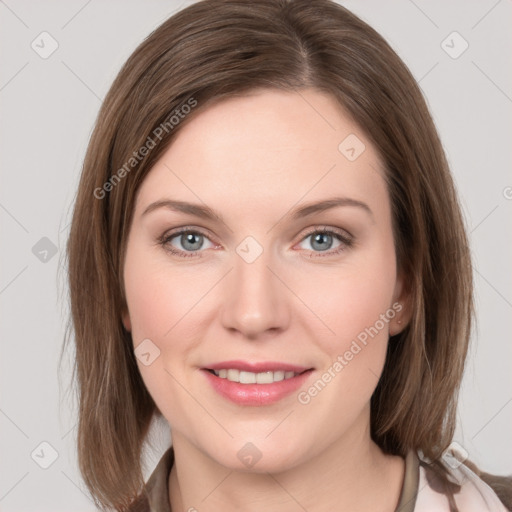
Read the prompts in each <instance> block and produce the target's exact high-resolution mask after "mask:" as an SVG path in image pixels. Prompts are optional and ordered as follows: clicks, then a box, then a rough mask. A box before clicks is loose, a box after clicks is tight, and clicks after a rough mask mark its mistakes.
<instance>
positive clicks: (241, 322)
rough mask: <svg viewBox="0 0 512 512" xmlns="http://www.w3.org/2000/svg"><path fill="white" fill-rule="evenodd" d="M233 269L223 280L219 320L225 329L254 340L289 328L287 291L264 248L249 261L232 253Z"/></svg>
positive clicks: (288, 298) (288, 296) (288, 293)
mask: <svg viewBox="0 0 512 512" xmlns="http://www.w3.org/2000/svg"><path fill="white" fill-rule="evenodd" d="M234 258H235V259H234V268H233V270H232V271H231V272H230V273H229V275H228V276H227V279H226V280H225V289H224V301H223V304H222V306H221V307H222V311H221V320H222V324H223V326H224V328H225V329H228V330H230V331H236V332H238V333H240V334H241V335H243V336H244V337H245V338H248V339H251V340H255V339H264V338H267V337H268V336H269V335H275V334H276V333H278V332H281V331H283V330H285V329H286V328H287V327H288V323H289V319H290V310H289V302H288V301H289V300H290V292H289V291H288V290H287V289H286V287H285V285H283V282H282V281H281V280H280V279H279V278H278V277H277V275H278V274H279V272H276V270H275V268H273V267H275V266H276V265H273V264H272V262H271V261H269V258H267V255H266V252H265V251H264V252H263V253H262V254H261V255H260V256H259V257H258V258H257V259H256V260H255V261H253V262H252V263H248V262H247V261H245V260H244V259H243V258H242V257H239V256H238V255H235V257H234Z"/></svg>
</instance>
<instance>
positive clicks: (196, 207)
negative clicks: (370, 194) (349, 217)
mask: <svg viewBox="0 0 512 512" xmlns="http://www.w3.org/2000/svg"><path fill="white" fill-rule="evenodd" d="M339 206H353V207H357V208H361V209H362V210H364V211H365V212H367V213H368V214H369V215H370V216H371V217H372V218H373V212H372V210H371V209H370V207H369V206H368V205H367V204H366V203H363V202H362V201H359V200H357V199H352V198H350V197H333V198H330V199H325V200H324V201H318V202H314V203H307V204H305V205H302V206H301V207H300V208H297V209H295V210H293V211H292V212H291V213H289V214H287V215H286V216H289V215H291V218H292V220H298V219H301V218H303V217H307V216H309V215H312V214H314V213H318V212H323V211H326V210H330V209H331V208H336V207H339ZM159 208H167V209H169V210H173V211H176V212H181V213H188V214H190V215H195V216H196V217H200V218H202V219H208V220H217V221H220V222H222V223H224V219H223V218H222V215H220V214H219V213H217V212H216V211H215V210H212V209H211V208H209V207H208V206H206V205H200V204H195V203H188V202H186V201H177V200H173V199H161V200H159V201H155V202H154V203H151V204H150V205H149V206H148V207H147V208H146V209H145V210H144V212H142V216H144V215H147V214H148V213H150V212H152V211H154V210H157V209H159Z"/></svg>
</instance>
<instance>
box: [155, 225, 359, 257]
mask: <svg viewBox="0 0 512 512" xmlns="http://www.w3.org/2000/svg"><path fill="white" fill-rule="evenodd" d="M184 233H193V234H196V235H202V236H204V237H205V238H208V239H209V237H208V235H207V234H206V233H204V232H203V231H201V230H200V229H197V228H192V227H188V226H185V227H183V228H180V229H178V230H177V231H171V232H170V233H164V234H163V235H162V236H161V237H159V238H158V243H159V244H160V245H161V246H162V247H163V248H164V249H165V250H166V251H168V252H170V253H171V254H174V255H175V256H178V257H180V258H194V257H199V258H201V257H202V256H201V252H203V251H181V250H179V249H175V248H174V247H173V246H172V245H170V243H169V242H170V241H171V240H172V239H173V238H176V237H177V236H180V235H182V234H184ZM314 234H326V235H333V236H334V238H336V239H338V240H339V241H340V242H341V245H340V246H339V247H338V248H337V249H334V250H329V251H325V252H324V251H310V252H312V253H314V254H315V256H313V255H312V256H311V258H317V257H320V258H322V257H328V256H336V255H338V254H340V253H342V252H343V251H345V250H346V249H348V248H350V247H352V245H353V243H354V240H353V237H352V236H351V235H349V234H348V233H347V232H343V231H341V230H337V229H333V228H327V227H325V226H324V227H321V228H320V227H318V226H317V227H314V228H311V229H310V230H309V231H308V232H307V233H306V234H305V235H304V236H303V237H302V238H301V240H300V242H303V241H304V240H305V239H306V238H308V237H310V236H311V235H314ZM300 242H299V243H300ZM322 253H323V254H322Z"/></svg>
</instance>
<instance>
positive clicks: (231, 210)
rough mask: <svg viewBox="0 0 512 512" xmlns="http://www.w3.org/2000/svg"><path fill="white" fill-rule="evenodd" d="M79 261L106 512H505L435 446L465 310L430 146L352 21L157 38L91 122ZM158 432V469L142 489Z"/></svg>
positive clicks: (400, 67) (257, 14) (235, 17)
mask: <svg viewBox="0 0 512 512" xmlns="http://www.w3.org/2000/svg"><path fill="white" fill-rule="evenodd" d="M68 256H69V278H70V291H71V305H72V319H73V326H74V337H75V343H76V376H77V380H78V384H79V395H80V396H79V398H80V412H79V414H80V418H79V428H78V454H79V465H80V469H81V472H82V475H83V477H84V480H85V482H86V484H87V486H88V488H89V490H90V491H91V494H92V496H93V498H94V499H95V501H96V504H97V505H98V506H99V507H100V508H102V509H104V510H107V509H115V510H152V511H160V512H162V511H169V510H173V511H180V510H211V511H216V510H234V509H235V508H236V509H238V510H240V509H243V510H277V509H279V510H299V509H300V508H302V509H305V510H308V511H311V512H313V511H316V510H361V511H366V510H368V511H370V510H372V511H373V510H383V511H384V510H385V511H401V512H406V511H407V512H411V511H420V510H436V511H443V510H447V511H448V510H449V511H454V510H460V511H461V512H467V511H472V510H478V511H484V510H493V511H500V510H506V509H505V507H504V505H503V504H502V502H501V501H500V499H499V498H498V495H497V494H496V492H494V491H493V490H492V488H491V487H489V486H488V485H487V484H486V483H485V482H484V480H483V479H481V478H479V477H478V476H477V475H476V473H475V472H474V471H472V470H471V469H470V466H469V465H466V464H463V462H464V460H463V459H464V457H461V456H460V455H459V456H457V455H456V454H455V455H451V453H452V452H451V451H449V450H448V448H449V447H450V443H451V441H452V438H453V432H454V428H455V411H456V399H457V393H458V389H459V385H460V381H461V378H462V374H463V369H464V360H465V357H466V353H467V346H468V339H469V334H470V327H471V317H472V307H473V306H472V276H471V263H470V255H469V250H468V245H467V237H466V234H465V230H464V225H463V221H462V217H461V213H460V208H459V205H458V202H457V197H456V192H455V190H454V185H453V181H452V178H451V176H450V173H449V169H448V166H447V163H446V159H445V156H444V153H443V150H442V146H441V143H440V141H439V139H438V136H437V133H436V131H435V128H434V125H433V122H432V119H431V117H430V114H429V112H428V109H427V107H426V104H425V102H424V100H423V98H422V95H421V93H420V90H419V88H418V86H417V84H416V83H415V81H414V79H413V77H412V76H411V74H410V72H409V71H408V70H407V68H406V67H405V65H404V64H403V63H402V62H401V60H400V59H399V58H398V56H397V55H396V54H395V53H394V52H393V51H392V50H391V48H390V47H389V46H388V45H387V43H386V42H385V41H384V40H383V39H382V38H381V37H380V36H379V35H378V34H377V33H376V32H375V31H374V30H373V29H371V28H370V27H368V26H367V25H366V24H365V23H363V22H362V21H361V20H359V19H358V18H357V17H355V16H354V15H352V14H351V13H350V12H348V11H347V10H346V9H344V8H342V7H340V6H339V5H337V4H335V3H333V2H331V1H329V0H317V1H315V2H306V1H302V0H299V1H293V2H290V1H287V0H263V1H261V0H260V1H256V2H244V1H233V0H227V1H222V0H205V1H202V2H198V3H196V4H194V5H192V6H190V7H188V8H186V9H184V10H182V11H181V12H179V13H177V14H176V15H174V16H173V17H172V18H170V19H169V20H167V21H166V22H165V23H164V24H163V25H162V26H161V27H159V28H158V29H157V30H156V31H155V32H153V33H152V34H151V35H150V36H149V37H148V38H147V39H146V40H145V41H144V42H143V43H142V44H141V46H140V47H139V48H138V49H137V50H136V51H135V52H134V53H133V55H132V56H131V57H130V58H129V60H128V62H127V63H126V64H125V66H124V68H123V69H122V70H121V72H120V73H119V75H118V77H117V79H116V80H115V82H114V84H113V85H112V88H111V90H110V92H109V94H108V95H107V97H106V99H105V101H104V104H103V106H102V109H101V111H100V114H99V117H98V122H97V126H96V128H95V131H94V133H93V136H92V139H91V141H90V144H89V148H88V152H87V155H86V159H85V163H84V168H83V172H82V177H81V182H80V186H79V191H78V196H77V202H76V206H75V211H74V217H73V223H72V228H71V233H70V239H69V244H68ZM154 417H163V418H165V420H167V421H168V423H169V426H170V431H171V437H172V447H170V448H169V450H168V451H167V452H166V453H165V455H164V456H163V457H162V459H161V460H160V462H159V464H158V466H157V468H156V469H155V470H154V472H153V474H152V475H151V477H150V479H149V481H148V483H147V485H145V486H144V482H143V476H142V468H141V462H140V460H141V455H142V450H143V447H144V443H145V441H146V436H147V434H148V430H149V427H150V424H151V421H152V419H153V418H154ZM474 469H476V468H474ZM493 485H495V488H496V489H498V485H497V484H495V483H493ZM506 492H507V491H506V486H505V492H502V491H499V496H500V497H501V499H502V500H503V502H505V501H506V499H507V497H506Z"/></svg>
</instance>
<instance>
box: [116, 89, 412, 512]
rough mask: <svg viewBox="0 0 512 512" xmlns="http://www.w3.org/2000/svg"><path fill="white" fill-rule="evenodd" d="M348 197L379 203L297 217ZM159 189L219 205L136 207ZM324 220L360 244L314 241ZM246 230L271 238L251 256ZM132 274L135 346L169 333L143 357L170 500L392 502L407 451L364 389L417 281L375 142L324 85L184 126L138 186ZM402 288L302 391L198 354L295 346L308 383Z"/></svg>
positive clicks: (226, 355) (292, 351)
mask: <svg viewBox="0 0 512 512" xmlns="http://www.w3.org/2000/svg"><path fill="white" fill-rule="evenodd" d="M350 134H356V136H357V137H358V138H359V139H360V140H361V141H362V142H363V143H364V144H365V146H366V149H365V150H364V151H363V152H362V154H361V155H360V156H359V157H358V158H357V159H356V160H355V161H349V160H348V159H347V158H346V157H345V155H344V154H342V153H341V152H340V150H339V149H338V146H339V144H340V143H341V142H342V141H343V140H344V139H345V138H346V137H347V136H348V135H350ZM341 196H343V197H348V198H352V199H355V200H357V201H361V202H364V203H365V204H366V205H367V206H368V207H369V209H370V210H371V213H369V212H368V211H366V210H365V209H364V208H362V207H357V206H341V207H336V208H332V209H328V210H325V211H322V212H316V213H313V214H311V215H309V216H307V217H304V218H301V219H298V220H294V219H292V215H291V212H293V211H294V210H295V209H296V208H298V207H300V206H303V205H305V204H309V203H312V202H318V201H321V200H325V199H328V198H332V197H341ZM162 199H175V200H181V201H187V202H192V203H196V204H200V205H203V206H204V205H207V206H208V207H210V208H212V209H214V210H215V211H216V212H218V213H219V214H220V215H222V218H223V222H221V221H219V220H208V219H203V218H200V217H197V216H195V215H191V214H187V213H182V212H178V211H173V210H171V209H169V208H164V207H162V208H156V209H154V210H153V211H151V212H149V213H147V214H145V215H143V212H144V211H145V209H146V208H147V207H148V206H149V205H150V204H151V203H153V202H155V201H159V200H162ZM185 226H186V227H190V228H191V230H194V229H196V230H198V229H199V230H200V231H201V232H202V233H204V234H205V235H206V236H205V237H204V238H202V237H201V236H198V238H196V239H193V240H192V242H193V244H195V245H193V247H192V249H190V245H186V243H187V240H186V238H185V237H183V238H182V237H181V236H180V235H177V236H174V238H172V237H171V234H169V237H168V239H167V242H166V244H167V245H166V246H164V245H162V244H159V242H158V240H159V237H161V236H162V235H163V234H165V233H169V232H170V231H171V230H173V229H176V228H180V227H185ZM322 227H327V228H328V229H332V230H334V231H335V232H336V229H337V230H338V231H339V232H341V233H342V235H344V236H346V235H347V233H349V234H350V236H351V239H352V244H350V245H347V244H345V243H343V242H341V241H339V240H338V239H337V238H336V237H335V236H334V235H333V238H332V239H331V238H329V237H327V239H324V241H323V245H320V246H319V245H318V244H316V243H315V235H314V234H313V235H311V234H309V230H310V229H314V228H319V229H320V228H322ZM247 236H251V237H253V238H254V239H255V240H256V241H257V243H258V244H259V245H260V246H261V248H262V249H263V252H262V254H261V255H260V256H259V257H258V258H257V259H256V260H255V261H254V262H252V263H248V262H247V261H245V260H244V259H243V258H242V257H240V256H239V254H238V253H237V252H236V249H237V247H238V246H239V244H240V243H241V242H242V241H243V240H244V239H245V238H246V237H247ZM201 241H203V245H202V246H201ZM321 243H322V240H320V244H321ZM169 246H171V247H173V248H174V249H176V250H181V251H184V252H185V253H186V254H189V255H190V254H192V257H180V256H178V255H173V254H172V253H171V252H169V250H166V247H169ZM242 246H243V244H242ZM194 247H196V249H194ZM197 247H199V249H197ZM319 247H320V248H319ZM322 247H323V248H325V250H323V251H322ZM339 247H342V250H341V252H340V253H338V254H334V252H335V251H336V250H337V249H338V248H339ZM187 248H188V252H187ZM251 250H253V249H251ZM327 253H330V255H326V254H327ZM124 281H125V283H124V284H125V289H126V296H127V305H128V310H127V311H126V312H125V314H124V315H123V323H124V325H125V327H126V328H127V329H128V330H130V331H131V333H132V338H133V343H134V347H137V346H138V345H139V344H140V343H141V342H142V340H144V339H147V338H149V339H150V340H151V341H152V343H154V345H156V346H157V347H158V349H159V350H160V355H159V356H158V357H157V358H156V359H155V360H154V361H153V362H152V363H151V364H150V365H149V366H145V365H143V364H141V362H140V361H138V365H139V370H140V372H141V375H142V378H143V379H144V383H145V385H146V386H147V389H148V391H149V392H150V394H151V396H152V397H153V399H154V400H155V402H156V404H157V406H158V408H159V409H160V411H161V412H162V414H163V415H164V417H165V418H166V420H167V421H168V422H169V425H170V428H171V436H172V440H173V445H174V450H175V457H176V459H175V464H174V466H173V468H172V470H171V473H170V476H169V500H170V504H171V507H172V510H173V511H182V510H183V511H185V510H189V509H190V508H191V507H194V508H195V509H197V510H199V511H201V512H202V511H221V510H222V511H231V510H233V511H234V510H237V511H239V510H244V511H261V510H266V511H277V510H279V512H286V511H290V512H292V511H297V510H301V507H303V508H304V509H306V510H308V512H321V511H325V512H327V511H332V510H347V511H348V510H350V511H354V510H357V511H360V512H364V511H372V512H374V511H375V510H379V511H383V512H385V511H389V512H392V511H394V510H395V507H396V505H397V503H398V500H399V495H400V490H401V487H402V482H403V476H404V461H403V459H402V458H400V457H395V456H388V455H385V454H384V453H383V452H382V451H381V449H380V448H379V447H378V446H377V445H376V444H375V443H374V442H373V441H372V440H371V437H370V429H369V425H370V397H371V396H372V393H373V391H374V390H375V387H376V385H377V383H378V379H379V377H380V375H381V372H382V368H383V365H384V361H385V355H386V348H387V343H388V338H389V335H390V334H396V333H397V332H399V331H400V329H401V328H403V325H405V324H406V320H407V318H405V312H406V311H407V297H405V296H404V292H403V290H402V279H401V277H400V275H399V273H398V272H397V268H396V255H395V249H394V241H393V234H392V221H391V206H390V200H389V195H388V192H387V188H386V184H385V181H384V171H383V168H382V164H381V161H380V158H379V155H378V154H377V152H376V150H375V149H374V147H373V146H372V144H371V143H370V141H369V140H368V139H367V138H366V136H365V134H364V133H363V132H362V130H361V129H360V128H359V127H358V126H357V125H356V124H355V123H354V122H353V121H352V120H351V119H350V117H349V116H348V115H347V114H346V112H345V111H344V110H343V109H342V108H341V107H340V106H339V105H338V104H337V103H336V101H335V100H334V99H333V98H332V97H331V96H329V95H326V94H324V93H321V92H319V91H317V90H314V89H305V90H301V91H300V93H295V92H283V91H277V90H271V89H260V90H255V91H253V92H251V94H249V95H246V96H243V97H239V98H232V99H228V100H223V101H222V102H220V103H218V104H216V105H213V106H210V107H209V108H208V109H206V110H205V111H204V112H202V113H200V114H199V115H198V116H197V117H196V118H195V119H193V120H191V122H190V123H189V124H187V125H186V126H184V127H183V130H182V131H181V132H179V134H178V136H177V138H176V139H175V141H174V143H173V144H172V145H171V146H170V147H169V148H168V149H167V151H166V152H165V153H164V154H163V156H162V157H161V159H160V160H159V161H158V162H157V164H156V165H155V166H154V167H153V169H152V170H151V171H150V172H149V174H148V175H147V177H146V178H145V180H144V182H143V183H142V185H141V187H140V189H139V192H138V196H137V200H136V205H135V212H134V218H133V222H132V225H131V227H130V233H129V238H128V245H127V252H126V260H125V268H124ZM397 302H399V303H400V304H401V307H402V308H403V309H402V311H401V312H400V313H397V314H396V315H395V316H394V318H393V319H390V320H389V321H388V322H387V323H385V325H384V327H383V328H382V329H381V330H380V331H379V332H378V334H377V335H376V336H374V337H373V338H370V340H369V342H368V344H367V345H366V346H364V348H363V349H362V350H361V351H360V352H359V353H358V354H357V355H356V356H355V357H354V358H353V359H352V360H351V361H350V362H348V364H347V365H346V366H344V367H343V369H342V371H340V372H338V373H336V376H335V377H334V378H332V379H331V381H330V382H329V383H328V384H327V385H326V386H325V387H324V389H323V390H322V391H321V392H320V393H318V394H317V395H316V396H315V397H313V398H312V399H311V401H310V402H309V403H308V404H301V403H299V401H298V399H297V394H298V393H292V394H291V395H289V396H287V397H285V398H284V399H282V400H280V401H279V402H277V403H275V404H271V405H266V406H260V407H257V406H247V405H246V406H243V405H237V404H234V403H232V402H230V401H228V400H226V399H225V398H223V397H222V396H220V395H218V394H217V393H216V391H214V390H213V389H212V387H211V386H210V385H209V382H208V381H207V379H206V378H205V376H204V374H203V372H202V371H201V370H200V369H201V368H204V367H208V364H212V363H216V362H220V361H226V360H230V359H242V360H247V361H281V362H288V363H292V364H297V365H303V366H306V367H308V368H314V369H315V370H314V371H313V373H312V374H311V375H310V376H309V378H308V380H307V382H306V383H305V384H304V386H302V388H301V391H304V390H306V391H307V389H308V388H309V387H310V386H311V385H312V384H313V383H314V382H315V381H317V380H318V379H319V378H320V376H321V375H322V373H323V372H324V371H326V370H327V369H328V368H329V367H332V365H333V362H334V361H336V359H337V357H338V356H339V355H343V354H344V353H345V352H346V351H347V350H348V349H349V347H350V345H351V343H352V341H353V340H354V339H356V337H357V336H358V334H360V333H361V332H362V331H364V330H365V328H368V327H370V326H373V325H374V324H375V322H376V321H377V320H378V319H379V317H380V315H382V314H383V313H385V312H386V311H388V310H390V308H391V309H392V305H393V304H396V303H397ZM398 319H400V320H401V324H399V323H398ZM247 442H251V443H252V444H253V445H255V446H256V447H257V449H258V450H259V451H260V452H261V459H260V460H259V461H258V462H257V463H256V464H255V465H254V466H252V467H251V468H249V467H247V466H245V465H244V464H243V463H242V462H241V461H240V459H239V458H238V457H237V452H238V451H239V450H240V449H241V448H242V447H243V446H244V445H245V444H246V443H247Z"/></svg>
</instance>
